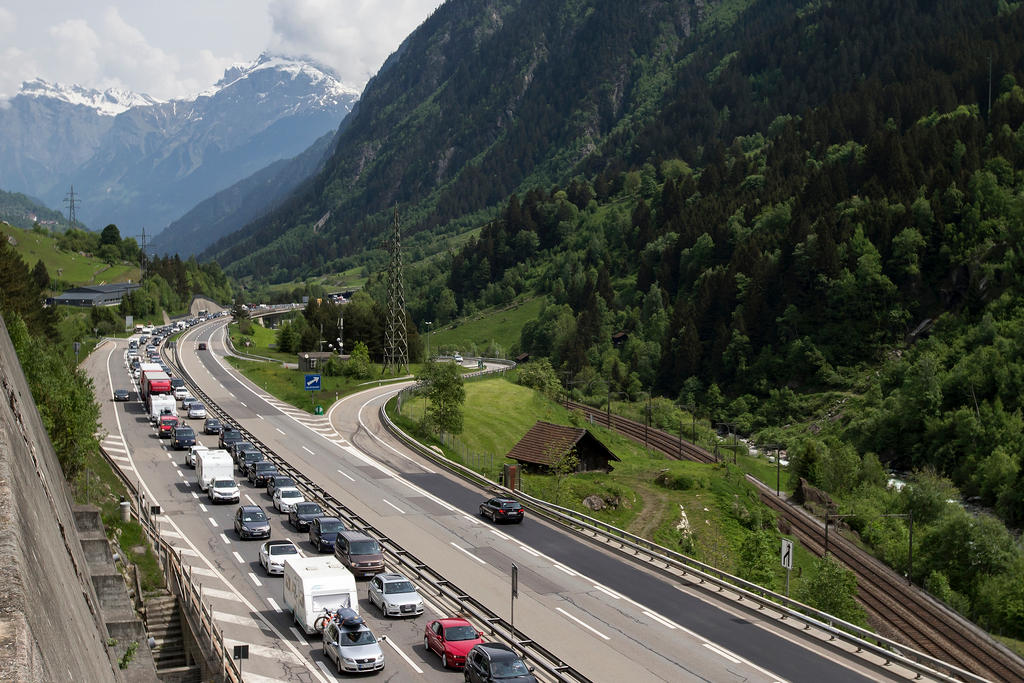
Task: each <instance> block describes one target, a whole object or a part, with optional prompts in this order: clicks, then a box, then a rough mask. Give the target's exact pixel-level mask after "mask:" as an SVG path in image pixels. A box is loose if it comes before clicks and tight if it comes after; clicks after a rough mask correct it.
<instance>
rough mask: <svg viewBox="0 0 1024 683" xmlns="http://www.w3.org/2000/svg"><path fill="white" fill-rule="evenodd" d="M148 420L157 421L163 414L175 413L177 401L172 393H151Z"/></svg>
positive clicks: (176, 411)
mask: <svg viewBox="0 0 1024 683" xmlns="http://www.w3.org/2000/svg"><path fill="white" fill-rule="evenodd" d="M149 405H150V406H151V408H150V410H149V421H150V422H158V421H159V420H160V416H161V415H163V414H165V413H166V414H169V415H177V414H178V403H177V402H176V401H175V400H174V396H173V395H172V394H153V395H152V396H150V397H149Z"/></svg>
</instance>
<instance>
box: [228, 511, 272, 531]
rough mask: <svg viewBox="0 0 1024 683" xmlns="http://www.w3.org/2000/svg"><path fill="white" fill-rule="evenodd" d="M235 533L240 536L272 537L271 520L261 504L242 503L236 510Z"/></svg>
mask: <svg viewBox="0 0 1024 683" xmlns="http://www.w3.org/2000/svg"><path fill="white" fill-rule="evenodd" d="M235 533H236V534H238V537H239V538H242V539H245V538H270V520H269V519H267V513H265V512H264V511H263V508H261V507H260V506H259V505H242V506H240V507H239V508H238V511H237V512H235Z"/></svg>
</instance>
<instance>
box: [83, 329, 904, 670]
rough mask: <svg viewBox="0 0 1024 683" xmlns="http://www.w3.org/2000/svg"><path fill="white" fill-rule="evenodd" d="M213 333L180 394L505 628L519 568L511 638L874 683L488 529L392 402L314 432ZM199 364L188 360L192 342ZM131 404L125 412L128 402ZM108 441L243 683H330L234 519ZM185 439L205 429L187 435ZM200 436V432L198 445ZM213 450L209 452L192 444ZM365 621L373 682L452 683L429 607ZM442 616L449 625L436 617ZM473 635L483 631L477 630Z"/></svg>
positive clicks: (683, 594) (571, 544) (127, 428)
mask: <svg viewBox="0 0 1024 683" xmlns="http://www.w3.org/2000/svg"><path fill="white" fill-rule="evenodd" d="M224 322H225V321H215V322H213V323H207V324H205V325H202V326H198V327H196V328H193V329H191V330H189V331H188V332H187V333H186V334H185V335H183V337H182V338H181V339H180V340H179V342H178V350H179V353H180V356H181V360H182V362H183V364H184V365H185V367H186V368H187V370H188V372H189V374H190V375H191V376H192V379H193V380H194V381H196V382H197V383H198V384H199V385H200V386H201V387H202V388H203V390H204V391H206V392H207V393H208V394H210V395H211V396H212V397H213V398H214V400H215V401H217V402H218V403H219V404H220V405H221V407H222V408H223V409H224V410H225V411H227V412H228V413H229V414H230V415H231V417H232V418H233V419H235V420H237V421H239V422H240V423H241V424H243V425H244V426H245V427H246V429H248V430H250V431H251V432H252V433H254V434H255V435H256V436H257V437H258V438H259V439H260V440H262V441H263V442H264V443H265V444H266V445H267V446H269V447H270V448H272V449H274V450H275V452H276V453H277V454H278V455H280V456H282V457H283V458H285V459H286V460H287V461H289V463H290V464H292V465H293V466H295V467H296V468H298V469H300V470H301V471H303V472H304V473H306V474H307V475H308V476H310V477H311V478H313V479H314V480H315V481H317V482H318V483H319V484H320V485H321V486H323V487H324V488H325V489H327V490H328V491H329V492H330V493H331V494H332V495H334V496H335V497H337V498H338V499H339V500H341V501H343V502H344V503H345V505H347V506H348V507H349V508H351V509H352V510H353V511H355V512H356V513H357V514H359V515H360V516H362V517H363V518H364V519H366V520H367V521H369V522H370V523H371V524H372V525H373V526H374V527H375V528H377V529H379V530H381V531H382V532H384V533H386V534H387V535H388V536H389V537H390V538H391V539H393V540H395V541H397V542H398V543H399V544H400V545H401V546H403V547H404V548H406V549H407V550H408V551H410V552H412V553H413V554H414V555H416V556H417V557H419V558H420V559H421V560H423V561H425V562H427V563H429V564H430V566H432V567H433V568H434V569H435V570H437V571H439V572H441V573H442V574H444V575H445V576H446V577H448V578H449V579H450V580H452V581H453V582H455V583H456V584H457V585H459V586H460V587H462V588H463V589H465V590H467V591H468V592H470V593H471V594H472V595H473V596H474V597H475V598H476V599H478V600H480V601H481V602H484V603H485V604H487V605H488V606H489V607H490V608H491V609H493V610H494V611H495V612H497V613H499V614H501V615H503V616H505V617H506V618H507V617H508V615H509V611H510V595H509V592H510V588H509V571H510V568H511V565H512V563H513V562H514V563H515V564H516V565H517V566H518V567H519V577H520V594H519V595H520V597H519V599H518V600H517V601H516V603H515V624H516V626H517V628H519V629H520V630H521V631H523V632H525V633H526V634H527V635H529V636H530V637H532V638H534V639H535V640H536V641H537V642H540V643H542V644H543V645H544V646H545V647H546V648H547V649H548V650H551V651H553V652H555V653H556V654H558V655H559V656H561V657H562V658H563V659H564V660H565V661H566V662H568V663H569V664H571V665H572V666H574V667H575V668H577V669H578V670H580V671H582V672H583V673H584V674H585V675H587V676H588V677H590V678H591V679H592V680H595V681H605V680H620V679H628V680H631V681H689V680H709V681H725V680H737V679H742V680H753V681H777V680H830V681H854V680H858V681H863V680H878V679H879V678H882V677H885V673H884V672H882V671H881V670H878V669H874V668H865V667H863V666H861V665H860V664H859V663H858V662H850V661H835V660H834V658H833V657H831V656H830V653H827V652H822V651H821V650H820V649H819V647H818V646H817V645H815V644H809V643H806V642H804V641H802V640H799V639H798V638H797V637H796V635H794V634H792V633H791V632H790V631H789V630H788V629H785V628H780V627H779V626H778V625H777V624H775V623H774V622H771V621H767V620H763V619H759V618H758V617H756V616H753V615H751V614H750V613H748V612H745V611H739V610H737V609H735V608H733V607H730V606H728V605H722V604H717V603H715V604H712V603H711V602H709V601H708V600H707V599H706V597H705V596H704V595H703V594H701V593H700V592H699V591H695V590H693V589H692V588H690V587H689V586H688V585H686V584H685V583H679V582H674V581H672V580H670V579H667V578H665V577H663V576H661V575H659V574H657V573H655V572H652V571H648V570H646V569H645V568H643V567H641V566H638V565H635V564H633V563H630V562H628V561H626V560H624V559H622V558H620V557H618V556H616V555H614V554H612V553H609V552H607V551H605V550H602V549H600V548H598V547H596V546H594V545H591V544H589V543H587V542H584V541H581V540H579V539H577V538H576V537H574V536H572V535H571V534H568V533H567V532H565V531H564V530H561V529H559V528H557V527H555V526H552V525H549V524H547V523H544V522H540V521H538V520H536V519H530V518H528V519H527V520H526V521H525V522H524V523H523V524H522V525H515V526H503V527H500V528H495V527H494V526H493V525H492V524H490V523H488V522H485V521H484V520H482V519H480V518H479V517H477V516H476V514H475V512H476V510H477V505H478V504H479V502H480V500H482V499H483V498H484V497H485V492H484V491H481V490H479V489H475V488H474V487H471V486H468V485H467V484H465V483H463V482H462V481H461V480H458V479H457V478H455V477H453V476H451V475H449V474H447V473H445V472H443V471H439V470H438V469H437V468H436V467H435V466H433V465H432V464H431V463H429V462H427V461H424V460H422V459H421V458H419V457H418V456H416V455H415V454H413V453H411V452H408V451H407V450H406V449H405V448H404V447H402V446H401V445H400V444H398V443H397V442H394V441H393V439H391V438H390V436H388V435H387V434H386V433H385V432H384V431H383V430H382V428H381V426H380V424H379V422H378V420H377V411H378V408H379V406H380V404H381V402H382V401H384V400H386V398H387V397H388V396H390V395H392V394H393V393H394V392H395V391H397V387H394V386H391V387H376V388H373V389H370V390H368V391H366V392H363V393H360V394H357V395H355V396H351V397H348V398H346V399H343V400H342V401H340V402H339V403H337V404H335V405H334V406H333V407H332V409H331V410H330V412H329V414H328V415H326V416H313V415H310V414H308V413H305V412H303V411H300V410H297V409H295V408H294V407H292V406H289V405H286V404H283V403H282V402H280V401H278V400H277V399H274V398H273V397H270V396H268V395H267V394H266V392H264V391H263V390H262V389H260V388H259V387H256V386H254V385H252V383H250V382H249V381H248V380H246V379H244V378H243V377H241V376H240V375H239V373H237V372H235V371H234V370H233V369H232V368H231V367H230V365H228V364H227V363H226V362H225V361H224V360H223V358H222V356H223V355H224V354H225V353H226V349H225V346H224V327H223V323H224ZM199 340H203V341H206V342H207V345H208V350H206V351H198V350H196V344H195V342H197V341H199ZM125 348H126V343H125V342H116V343H115V342H108V343H106V344H104V345H103V346H101V347H99V348H98V349H97V350H96V351H95V352H94V353H93V354H92V356H91V357H90V359H89V360H88V361H87V363H86V368H87V371H88V372H89V373H90V375H91V376H93V378H94V379H95V381H96V386H97V395H98V396H99V397H101V398H102V397H104V396H106V397H108V398H109V396H110V394H111V392H112V390H113V389H114V388H119V387H125V386H128V382H129V378H128V375H127V370H126V366H125V362H124V350H125ZM133 398H134V397H133ZM101 409H102V420H103V424H104V426H105V427H106V429H107V431H108V432H109V433H110V436H108V437H107V440H106V441H105V443H104V447H105V448H106V449H107V450H108V452H110V453H111V454H112V455H113V456H115V457H116V458H118V462H119V463H121V466H122V468H123V469H126V470H127V471H131V472H134V474H135V475H136V476H137V477H138V479H139V482H140V486H141V488H142V490H144V491H147V497H149V498H150V501H151V502H152V501H156V502H159V504H160V505H162V506H163V510H164V515H163V521H162V525H163V527H162V530H163V534H164V535H165V536H166V537H167V538H168V539H169V540H170V541H171V542H172V544H173V545H175V546H176V547H178V548H180V549H181V550H182V553H183V558H184V560H185V562H186V563H187V564H190V565H191V566H192V567H193V573H194V575H195V576H196V577H198V580H199V581H201V582H202V584H203V590H204V594H205V595H206V596H207V598H208V602H209V603H210V604H212V605H213V607H214V610H215V612H216V616H217V619H218V622H219V624H220V626H221V628H222V629H223V631H224V633H225V636H226V637H227V638H228V639H229V640H230V641H234V642H239V643H242V642H244V643H248V644H249V645H250V657H251V659H250V660H248V661H246V662H245V664H244V667H243V668H244V670H245V678H246V680H254V681H262V680H326V679H329V678H332V677H333V675H332V674H331V672H330V671H329V670H328V668H327V666H326V659H325V658H324V657H323V655H322V653H321V652H320V643H319V642H318V641H317V640H316V639H315V638H312V639H309V638H306V637H304V636H302V635H300V634H299V633H298V632H297V631H296V630H295V629H294V628H293V627H292V625H291V620H290V615H288V614H285V613H284V612H283V611H282V608H281V606H282V599H281V589H280V586H279V584H280V579H278V578H270V577H266V576H264V575H263V572H262V569H261V568H260V567H259V564H258V561H257V553H258V547H259V545H260V544H259V542H242V541H239V540H238V539H237V537H236V536H235V535H234V532H233V530H232V524H231V517H232V515H233V513H234V509H235V506H233V505H232V506H223V507H211V506H209V505H207V504H206V503H205V498H201V497H200V496H199V494H198V493H197V491H198V489H197V487H196V486H195V484H194V481H193V478H194V472H193V471H192V470H191V468H188V467H186V466H183V465H182V457H181V455H180V454H176V453H175V452H173V451H169V450H167V447H166V444H164V443H161V442H160V440H159V439H157V438H156V436H155V434H154V432H153V430H152V428H151V427H150V426H149V423H148V420H147V419H146V418H145V416H144V414H143V410H142V405H141V404H140V403H139V402H138V401H137V400H133V401H130V402H128V403H117V404H115V403H113V402H112V401H110V400H101ZM195 422H196V426H197V427H201V422H202V421H201V420H197V421H195ZM197 431H200V430H197ZM204 438H205V441H208V442H211V444H212V442H213V441H214V440H215V437H201V440H203V439H204ZM240 487H241V489H242V492H243V500H246V502H250V501H251V502H255V503H258V504H261V505H263V506H264V508H265V509H267V510H268V512H269V514H270V516H271V518H272V520H273V524H274V530H273V535H274V537H275V538H282V537H288V538H292V539H293V540H295V541H296V543H297V544H298V545H299V546H300V548H303V550H304V552H309V553H311V552H312V549H311V547H310V546H309V545H308V543H306V542H305V535H299V534H296V533H295V532H293V531H291V530H290V528H288V527H287V525H286V524H285V523H283V522H282V520H281V516H280V515H277V514H276V513H275V512H273V510H272V505H271V503H270V499H269V497H268V496H266V494H265V492H263V491H262V490H260V489H255V488H252V487H249V486H248V485H247V484H244V483H242V484H240ZM361 595H362V599H361V601H360V602H361V604H360V607H361V611H362V612H363V614H364V616H365V617H366V618H367V622H368V623H369V625H370V626H371V628H372V629H373V630H374V632H375V633H377V634H378V635H382V634H383V635H387V636H388V639H387V643H386V644H385V645H384V651H385V657H386V659H387V666H386V669H385V674H386V675H388V676H389V678H392V677H393V678H394V679H395V680H453V676H455V677H457V676H458V674H455V673H452V672H450V671H444V670H442V669H441V667H440V664H439V661H438V659H437V657H436V656H433V655H431V654H428V653H427V652H426V651H425V650H424V648H423V645H422V640H423V637H422V633H423V625H424V624H425V623H426V622H427V621H428V620H429V619H431V618H434V617H435V616H442V615H441V614H440V612H439V610H438V608H437V607H436V605H433V604H431V603H430V601H429V595H428V596H426V597H427V598H428V605H427V612H426V614H425V615H423V616H421V617H418V618H416V619H407V620H385V619H382V618H380V615H379V613H377V611H376V609H375V608H372V607H370V606H369V604H368V602H367V601H366V597H365V596H366V592H365V584H364V585H363V586H361ZM445 616H447V615H445ZM480 627H481V628H482V629H483V630H486V628H485V626H484V625H480Z"/></svg>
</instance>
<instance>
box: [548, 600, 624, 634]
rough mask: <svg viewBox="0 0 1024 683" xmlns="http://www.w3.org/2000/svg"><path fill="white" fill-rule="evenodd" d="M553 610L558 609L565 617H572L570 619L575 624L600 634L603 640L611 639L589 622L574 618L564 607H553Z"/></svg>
mask: <svg viewBox="0 0 1024 683" xmlns="http://www.w3.org/2000/svg"><path fill="white" fill-rule="evenodd" d="M555 610H556V611H558V612H561V613H562V614H563V615H565V616H566V617H568V618H569V619H572V620H573V621H575V622H576V623H577V624H579V625H580V626H582V627H583V628H585V629H587V630H588V631H590V632H592V633H594V634H595V635H598V636H600V637H602V638H604V639H605V640H611V638H609V637H608V636H606V635H605V634H603V633H601V632H600V631H598V630H597V629H596V628H594V627H593V626H590V625H589V624H585V623H583V622H582V621H580V620H579V619H577V618H576V617H574V616H573V615H571V614H569V613H568V612H566V611H565V610H564V609H562V608H561V607H556V608H555Z"/></svg>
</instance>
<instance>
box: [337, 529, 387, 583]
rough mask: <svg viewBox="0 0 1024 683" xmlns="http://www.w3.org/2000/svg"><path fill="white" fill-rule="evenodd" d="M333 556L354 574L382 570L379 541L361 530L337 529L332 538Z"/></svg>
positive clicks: (366, 574)
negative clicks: (335, 534) (335, 536)
mask: <svg viewBox="0 0 1024 683" xmlns="http://www.w3.org/2000/svg"><path fill="white" fill-rule="evenodd" d="M334 556H335V557H337V558H338V559H339V560H341V563H342V564H343V565H345V566H346V567H348V570H349V571H350V572H352V573H353V574H354V575H355V576H373V575H375V574H379V573H381V572H382V571H384V555H383V554H382V553H381V550H380V543H378V542H377V541H376V539H373V538H370V537H369V536H367V535H366V534H364V533H363V532H362V531H354V530H351V529H347V530H344V531H339V532H338V537H337V538H335V539H334Z"/></svg>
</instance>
